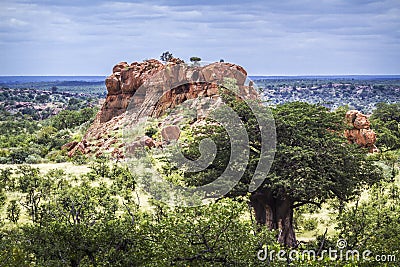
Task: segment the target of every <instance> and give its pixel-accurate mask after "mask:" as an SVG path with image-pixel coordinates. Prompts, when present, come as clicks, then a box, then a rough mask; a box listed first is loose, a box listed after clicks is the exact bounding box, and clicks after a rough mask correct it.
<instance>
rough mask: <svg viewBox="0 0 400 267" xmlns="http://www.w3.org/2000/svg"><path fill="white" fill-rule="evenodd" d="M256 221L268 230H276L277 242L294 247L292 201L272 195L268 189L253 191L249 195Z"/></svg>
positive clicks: (295, 243) (295, 242)
mask: <svg viewBox="0 0 400 267" xmlns="http://www.w3.org/2000/svg"><path fill="white" fill-rule="evenodd" d="M250 203H251V206H252V207H253V208H254V213H255V217H256V221H257V223H258V224H260V225H266V226H268V227H269V229H270V230H278V231H279V234H278V237H277V239H278V242H280V243H281V244H284V245H285V246H288V247H296V245H297V241H296V235H295V232H294V227H293V202H292V201H291V200H290V199H280V198H276V197H274V196H273V194H272V193H271V191H270V190H267V189H263V190H259V191H257V192H254V193H253V194H252V195H251V197H250Z"/></svg>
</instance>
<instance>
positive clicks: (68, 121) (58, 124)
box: [50, 108, 97, 130]
mask: <svg viewBox="0 0 400 267" xmlns="http://www.w3.org/2000/svg"><path fill="white" fill-rule="evenodd" d="M96 113H97V109H95V108H84V109H81V110H77V111H76V110H62V111H60V112H59V113H58V114H57V115H55V116H53V117H52V118H51V119H50V120H51V123H50V125H51V126H52V127H54V128H55V129H58V130H62V129H67V128H74V127H76V126H79V125H81V124H83V123H84V122H87V121H90V120H92V119H93V118H94V116H95V115H96Z"/></svg>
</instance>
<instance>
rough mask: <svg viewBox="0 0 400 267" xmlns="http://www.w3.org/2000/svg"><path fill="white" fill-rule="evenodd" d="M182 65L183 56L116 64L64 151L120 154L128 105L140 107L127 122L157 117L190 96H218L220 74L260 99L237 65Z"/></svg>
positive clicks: (165, 133) (172, 131) (147, 143)
mask: <svg viewBox="0 0 400 267" xmlns="http://www.w3.org/2000/svg"><path fill="white" fill-rule="evenodd" d="M182 63H183V61H182V60H180V59H176V58H173V59H172V60H171V61H169V62H167V63H165V64H163V63H162V62H160V61H158V60H156V59H150V60H146V61H144V62H140V63H139V62H133V63H131V64H128V63H127V62H120V63H118V64H117V65H115V66H114V68H113V70H112V74H111V75H110V76H109V77H107V78H106V80H105V84H106V87H107V97H106V99H105V102H104V104H103V106H102V107H101V110H100V111H99V113H98V114H97V116H96V118H95V121H94V123H93V125H92V126H91V127H90V128H89V129H88V131H87V133H86V135H85V136H84V138H83V140H82V141H81V142H75V143H70V144H67V145H66V146H65V148H66V149H68V151H69V152H68V153H69V155H70V156H72V155H73V154H75V153H76V152H77V151H80V152H81V153H83V154H94V155H96V156H100V155H102V154H103V153H109V154H111V156H112V157H115V158H123V157H124V155H123V149H122V147H123V146H125V144H124V143H123V142H122V140H121V137H120V135H121V134H120V130H121V128H122V127H124V125H125V124H126V118H125V117H126V116H127V115H126V113H127V112H126V111H127V108H128V107H131V110H132V107H138V108H140V109H139V110H138V111H137V113H138V114H136V115H132V114H131V115H130V117H129V120H130V121H135V119H138V117H140V116H152V117H160V116H161V115H163V114H164V113H165V112H166V110H168V109H171V108H174V107H175V106H177V105H179V104H181V103H183V102H185V101H186V100H189V99H195V98H197V97H207V98H218V97H219V96H218V88H219V84H218V83H217V81H220V80H224V79H225V78H234V79H235V80H236V81H237V84H238V85H239V90H240V92H241V95H242V96H243V97H245V98H249V99H257V98H258V97H259V96H258V93H257V92H256V90H254V89H253V88H252V86H251V85H250V86H245V81H246V78H247V73H246V71H245V70H244V69H243V68H242V67H240V66H238V65H235V64H231V63H212V64H209V65H206V66H204V67H200V66H190V67H188V66H187V65H185V64H182ZM214 81H215V82H214ZM133 96H134V97H133ZM135 116H136V118H134V117H135ZM168 129H170V130H168ZM176 131H177V130H176V128H166V130H163V137H165V138H164V139H165V140H168V138H170V137H169V136H176V135H177V133H176ZM143 138H145V137H143ZM155 144H156V141H154V140H144V139H143V140H138V141H137V143H135V144H133V145H132V144H131V147H132V146H154V145H155Z"/></svg>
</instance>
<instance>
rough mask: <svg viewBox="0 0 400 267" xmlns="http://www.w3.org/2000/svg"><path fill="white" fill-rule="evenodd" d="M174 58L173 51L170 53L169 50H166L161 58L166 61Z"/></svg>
mask: <svg viewBox="0 0 400 267" xmlns="http://www.w3.org/2000/svg"><path fill="white" fill-rule="evenodd" d="M172 58H173V56H172V53H170V52H169V51H166V52H164V53H162V54H161V56H160V59H161V60H162V61H164V62H168V61H170V60H171V59H172Z"/></svg>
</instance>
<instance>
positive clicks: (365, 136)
mask: <svg viewBox="0 0 400 267" xmlns="http://www.w3.org/2000/svg"><path fill="white" fill-rule="evenodd" d="M346 122H347V123H348V125H349V126H350V129H347V130H345V132H344V135H345V137H346V138H347V140H348V141H349V142H350V143H355V144H358V145H360V146H361V147H364V148H368V150H369V152H370V153H373V152H377V151H378V148H377V147H376V146H375V142H376V134H375V132H374V131H373V130H372V129H370V126H371V123H370V121H369V119H368V116H367V115H364V114H362V113H361V112H359V111H357V110H349V111H348V112H347V113H346Z"/></svg>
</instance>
